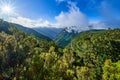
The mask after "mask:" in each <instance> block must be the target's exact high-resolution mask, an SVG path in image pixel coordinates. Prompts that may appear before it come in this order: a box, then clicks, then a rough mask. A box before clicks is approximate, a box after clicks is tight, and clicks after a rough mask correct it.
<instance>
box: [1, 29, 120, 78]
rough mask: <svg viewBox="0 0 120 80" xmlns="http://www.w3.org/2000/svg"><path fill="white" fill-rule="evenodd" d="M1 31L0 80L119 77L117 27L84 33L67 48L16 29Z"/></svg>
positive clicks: (119, 43)
mask: <svg viewBox="0 0 120 80" xmlns="http://www.w3.org/2000/svg"><path fill="white" fill-rule="evenodd" d="M10 32H11V34H7V33H5V32H1V33H0V80H102V79H103V80H119V79H120V61H119V60H120V30H119V29H116V30H108V31H100V32H85V33H82V34H80V35H78V36H77V37H75V38H74V39H73V40H72V43H70V44H69V49H68V48H64V49H61V48H59V47H58V46H57V45H56V44H55V42H53V41H47V40H38V39H37V38H36V37H34V36H33V35H27V34H26V33H24V32H21V31H19V30H18V29H17V28H14V27H10Z"/></svg>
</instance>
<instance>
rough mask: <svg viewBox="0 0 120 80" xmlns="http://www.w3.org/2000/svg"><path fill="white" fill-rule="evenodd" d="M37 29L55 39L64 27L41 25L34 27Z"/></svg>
mask: <svg viewBox="0 0 120 80" xmlns="http://www.w3.org/2000/svg"><path fill="white" fill-rule="evenodd" d="M33 29H34V30H35V31H37V32H39V33H41V34H43V35H45V36H47V37H49V38H51V39H55V38H56V36H57V35H58V34H59V32H60V31H62V30H63V29H62V28H53V27H40V28H33Z"/></svg>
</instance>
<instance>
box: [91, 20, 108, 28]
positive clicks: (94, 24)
mask: <svg viewBox="0 0 120 80" xmlns="http://www.w3.org/2000/svg"><path fill="white" fill-rule="evenodd" d="M89 27H90V29H107V28H108V27H110V26H109V25H108V24H107V23H105V22H101V21H94V22H91V23H90V25H89Z"/></svg>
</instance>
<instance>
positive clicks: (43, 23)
mask: <svg viewBox="0 0 120 80" xmlns="http://www.w3.org/2000/svg"><path fill="white" fill-rule="evenodd" d="M10 22H12V23H17V24H20V25H23V26H25V27H29V28H34V27H50V26H51V24H50V22H49V21H47V20H43V19H38V20H32V19H29V18H24V17H20V16H19V17H16V18H14V17H11V18H10Z"/></svg>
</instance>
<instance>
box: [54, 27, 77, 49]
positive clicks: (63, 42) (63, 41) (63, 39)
mask: <svg viewBox="0 0 120 80" xmlns="http://www.w3.org/2000/svg"><path fill="white" fill-rule="evenodd" d="M77 34H78V33H77V32H75V31H74V30H71V31H70V32H69V31H67V30H66V28H65V29H63V30H62V31H61V32H60V33H59V34H58V35H57V36H56V38H55V40H54V41H55V42H56V43H57V44H58V45H59V46H60V47H63V48H64V47H65V46H67V45H68V44H69V43H70V41H71V40H72V38H74V37H75V36H76V35H77Z"/></svg>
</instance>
